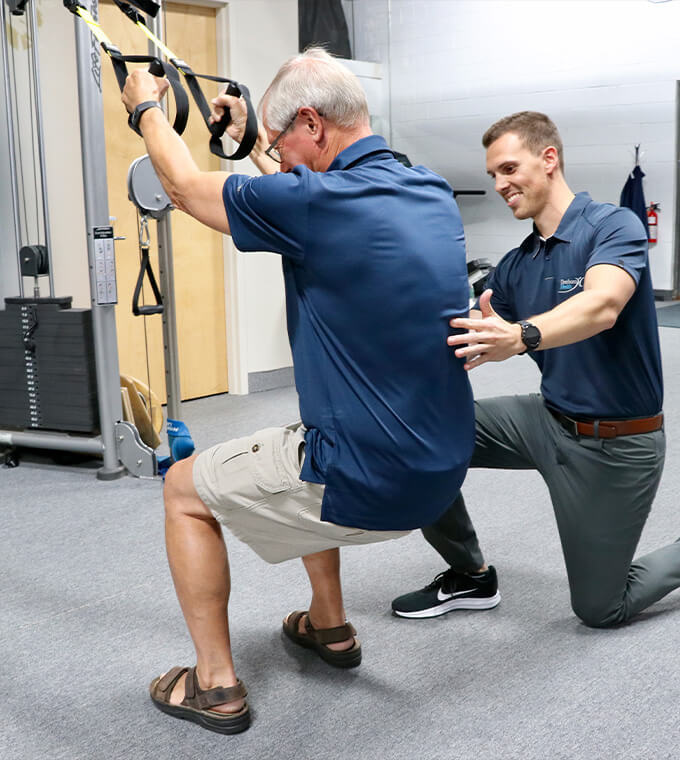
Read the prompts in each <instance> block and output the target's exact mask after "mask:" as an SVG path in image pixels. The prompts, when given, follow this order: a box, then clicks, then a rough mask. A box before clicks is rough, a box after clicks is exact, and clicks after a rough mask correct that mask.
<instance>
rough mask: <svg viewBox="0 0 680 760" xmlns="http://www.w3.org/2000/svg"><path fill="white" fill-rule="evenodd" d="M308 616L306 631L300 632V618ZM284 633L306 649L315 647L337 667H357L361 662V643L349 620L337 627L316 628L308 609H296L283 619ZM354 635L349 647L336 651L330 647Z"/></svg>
mask: <svg viewBox="0 0 680 760" xmlns="http://www.w3.org/2000/svg"><path fill="white" fill-rule="evenodd" d="M304 615H306V616H307V619H306V620H305V630H306V633H299V631H298V628H299V624H300V618H301V617H303V616H304ZM283 632H284V634H285V635H286V636H287V637H288V638H289V639H290V640H291V641H292V642H294V643H295V644H298V645H299V646H301V647H305V649H313V650H314V651H315V652H316V653H317V654H318V655H319V657H321V659H322V660H324V661H325V662H327V663H328V664H329V665H333V667H336V668H356V666H357V665H359V663H360V662H361V644H360V643H359V639H357V638H356V631H355V630H354V626H353V625H352V624H351V623H349V622H347V623H345V624H344V625H339V626H337V627H335V628H314V626H313V625H312V624H311V623H310V621H309V612H308V611H307V610H296V611H295V612H291V613H290V615H288V617H287V618H286V619H285V620H284V621H283ZM351 636H354V637H355V638H354V644H353V645H352V646H351V647H350V648H349V649H342V650H340V651H336V650H335V649H330V648H329V647H328V646H327V645H328V644H337V643H338V642H340V641H346V640H347V639H349V638H350V637H351Z"/></svg>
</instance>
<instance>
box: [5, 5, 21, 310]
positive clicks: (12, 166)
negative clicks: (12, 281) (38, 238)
mask: <svg viewBox="0 0 680 760" xmlns="http://www.w3.org/2000/svg"><path fill="white" fill-rule="evenodd" d="M5 13H6V8H5V3H4V1H3V0H0V23H2V33H1V34H0V36H1V37H2V70H3V80H4V83H5V115H6V117H7V143H8V147H9V156H8V158H9V175H10V183H11V188H12V212H13V218H14V241H15V250H16V254H17V276H18V278H19V295H20V296H21V297H22V298H23V297H24V278H23V277H22V276H21V260H20V257H19V248H21V227H20V222H19V193H18V188H17V182H18V178H17V163H16V148H15V144H14V116H13V114H12V103H13V100H12V92H11V88H10V71H9V52H8V47H9V40H8V39H7V35H6V34H5V32H6V29H7V23H6V16H5ZM15 95H16V93H15Z"/></svg>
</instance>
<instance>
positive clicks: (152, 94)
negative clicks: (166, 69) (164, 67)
mask: <svg viewBox="0 0 680 760" xmlns="http://www.w3.org/2000/svg"><path fill="white" fill-rule="evenodd" d="M169 86H170V83H169V82H168V80H167V79H165V77H155V76H154V75H153V74H150V73H149V72H148V71H145V70H144V69H136V70H135V71H133V72H132V73H131V74H129V75H128V78H127V79H126V80H125V87H124V88H123V93H122V95H121V96H120V99H121V100H122V101H123V105H124V106H125V108H127V111H128V113H132V112H133V111H134V110H135V108H136V107H137V106H138V105H139V104H140V103H144V102H146V101H147V100H156V101H159V102H160V99H161V98H162V97H163V95H165V93H166V92H167V90H168V87H169Z"/></svg>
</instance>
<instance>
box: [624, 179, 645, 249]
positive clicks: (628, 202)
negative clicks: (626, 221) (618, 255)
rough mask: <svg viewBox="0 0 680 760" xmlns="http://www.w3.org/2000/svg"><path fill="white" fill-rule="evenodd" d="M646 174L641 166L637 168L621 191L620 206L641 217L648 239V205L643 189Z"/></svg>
mask: <svg viewBox="0 0 680 760" xmlns="http://www.w3.org/2000/svg"><path fill="white" fill-rule="evenodd" d="M644 176H645V173H644V172H643V171H642V169H641V168H640V167H639V166H635V167H634V169H633V171H632V172H631V173H630V174H629V175H628V179H627V180H626V184H625V185H624V186H623V190H622V191H621V200H620V201H619V206H625V207H626V208H630V209H632V210H633V211H634V212H635V213H636V214H637V215H638V216H639V217H640V221H641V222H642V224H643V225H644V227H645V231H646V232H647V237H649V227H648V226H647V204H646V203H645V193H644V190H643V189H642V178H643V177H644Z"/></svg>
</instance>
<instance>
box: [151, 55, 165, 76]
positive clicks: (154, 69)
mask: <svg viewBox="0 0 680 760" xmlns="http://www.w3.org/2000/svg"><path fill="white" fill-rule="evenodd" d="M149 74H153V75H154V76H155V77H164V76H165V69H164V68H163V64H162V63H161V62H160V61H159V60H158V58H154V59H153V61H151V63H150V64H149Z"/></svg>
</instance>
